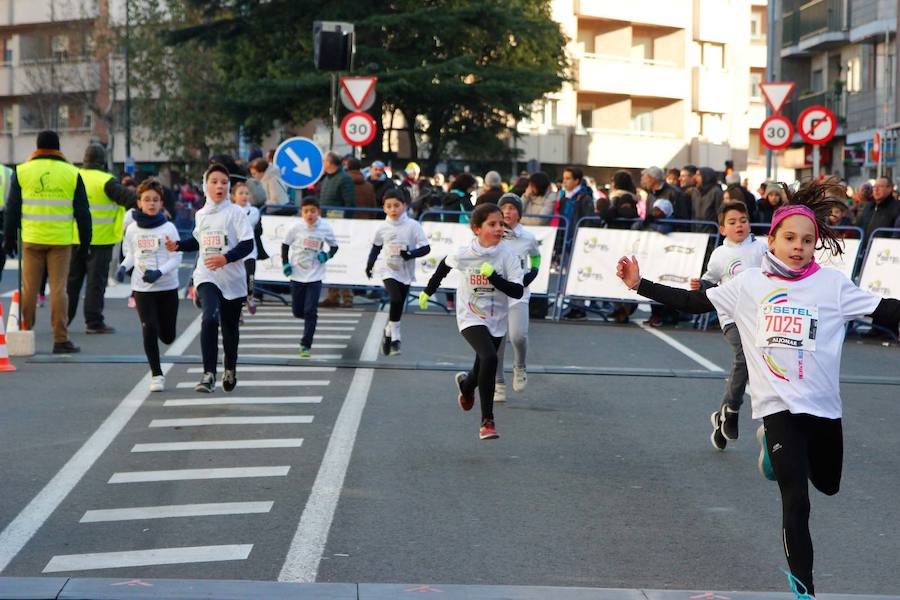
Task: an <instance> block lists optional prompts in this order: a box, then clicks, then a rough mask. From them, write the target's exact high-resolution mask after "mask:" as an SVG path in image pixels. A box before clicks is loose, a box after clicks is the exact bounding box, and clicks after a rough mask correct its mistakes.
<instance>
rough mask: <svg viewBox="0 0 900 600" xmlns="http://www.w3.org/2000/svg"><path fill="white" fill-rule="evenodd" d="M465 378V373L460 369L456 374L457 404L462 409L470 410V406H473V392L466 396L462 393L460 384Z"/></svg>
mask: <svg viewBox="0 0 900 600" xmlns="http://www.w3.org/2000/svg"><path fill="white" fill-rule="evenodd" d="M465 380H466V374H465V373H464V372H462V371H460V372H459V373H457V374H456V389H458V390H459V398H458V401H459V406H460V408H462V409H463V410H472V407H473V406H475V394H472V395H470V396H466V395H465V394H464V393H463V389H462V385H463V381H465Z"/></svg>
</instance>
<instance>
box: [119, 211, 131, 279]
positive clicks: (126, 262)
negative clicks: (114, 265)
mask: <svg viewBox="0 0 900 600" xmlns="http://www.w3.org/2000/svg"><path fill="white" fill-rule="evenodd" d="M129 212H130V211H129ZM133 232H134V229H132V228H129V229H128V230H127V231H125V239H124V241H123V242H122V256H123V258H122V264H120V265H119V266H120V267H125V269H126V270H127V269H131V268H133V267H134V252H133V251H132V249H131V245H132V244H133V243H134V233H133Z"/></svg>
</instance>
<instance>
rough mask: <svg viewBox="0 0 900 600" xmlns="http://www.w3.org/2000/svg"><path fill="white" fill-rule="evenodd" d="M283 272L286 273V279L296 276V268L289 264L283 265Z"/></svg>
mask: <svg viewBox="0 0 900 600" xmlns="http://www.w3.org/2000/svg"><path fill="white" fill-rule="evenodd" d="M281 272H282V273H284V276H285V277H290V276H291V275H293V274H294V267H292V266H291V265H288V264H285V265H282V267H281Z"/></svg>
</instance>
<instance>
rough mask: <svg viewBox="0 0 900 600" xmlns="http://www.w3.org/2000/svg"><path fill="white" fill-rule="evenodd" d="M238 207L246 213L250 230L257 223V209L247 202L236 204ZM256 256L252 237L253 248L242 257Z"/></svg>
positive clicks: (257, 254)
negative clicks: (245, 203)
mask: <svg viewBox="0 0 900 600" xmlns="http://www.w3.org/2000/svg"><path fill="white" fill-rule="evenodd" d="M238 208H240V209H241V210H242V211H244V214H245V215H247V220H248V221H249V222H250V230H251V231H252V230H253V229H255V228H256V224H257V223H259V209H258V208H256V207H255V206H252V205H250V204H248V205H247V206H238ZM258 256H259V253H258V252H257V250H256V238H255V237H254V240H253V250H252V251H251V252H250V254H248V255H247V256H246V257H245V258H244V260H245V261H246V260H250V259H251V258H257V257H258Z"/></svg>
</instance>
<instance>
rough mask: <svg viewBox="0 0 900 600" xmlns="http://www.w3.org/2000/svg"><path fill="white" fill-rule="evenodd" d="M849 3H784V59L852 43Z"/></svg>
mask: <svg viewBox="0 0 900 600" xmlns="http://www.w3.org/2000/svg"><path fill="white" fill-rule="evenodd" d="M849 1H850V0H812V2H805V3H804V2H801V0H785V1H784V10H783V12H782V22H783V26H782V37H781V46H782V50H781V56H782V57H783V58H787V57H791V56H803V55H806V54H809V53H811V52H814V51H820V50H827V49H829V48H834V47H836V46H840V45H843V44H845V43H846V42H848V41H849V40H850V33H849V28H850V15H849V13H850V9H849V5H848V2H849Z"/></svg>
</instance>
